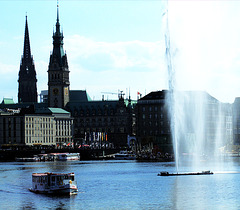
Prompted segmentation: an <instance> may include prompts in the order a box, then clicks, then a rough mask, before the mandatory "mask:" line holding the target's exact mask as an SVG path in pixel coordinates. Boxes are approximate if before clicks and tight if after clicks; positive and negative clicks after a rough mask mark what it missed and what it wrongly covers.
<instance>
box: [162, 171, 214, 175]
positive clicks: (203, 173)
mask: <svg viewBox="0 0 240 210" xmlns="http://www.w3.org/2000/svg"><path fill="white" fill-rule="evenodd" d="M212 174H213V172H211V171H202V172H189V173H171V174H170V173H169V172H167V171H162V172H160V173H159V174H158V176H184V175H212Z"/></svg>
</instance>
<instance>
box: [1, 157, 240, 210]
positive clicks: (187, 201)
mask: <svg viewBox="0 0 240 210" xmlns="http://www.w3.org/2000/svg"><path fill="white" fill-rule="evenodd" d="M239 163H240V160H238V159H235V162H234V164H233V166H232V168H229V167H228V168H227V167H225V169H226V170H223V171H222V172H218V173H215V174H214V175H203V176H180V177H160V176H157V174H158V173H159V172H160V171H174V170H175V167H174V163H157V162H155V163H154V162H153V163H151V162H150V163H144V162H136V161H74V162H36V163H35V162H32V163H27V162H23V163H19V162H8V163H0V198H1V199H0V209H240V173H239V171H240V166H239V165H240V164H239ZM223 168H224V166H223ZM35 172H74V173H75V176H76V179H77V182H78V189H79V193H78V194H77V195H74V196H71V197H57V196H47V195H42V194H34V193H32V192H30V191H28V188H30V187H31V184H32V183H31V175H32V173H35Z"/></svg>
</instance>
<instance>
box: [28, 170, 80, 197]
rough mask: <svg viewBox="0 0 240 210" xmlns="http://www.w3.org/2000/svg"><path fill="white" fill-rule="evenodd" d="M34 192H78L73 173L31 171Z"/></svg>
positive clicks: (63, 193) (66, 193)
mask: <svg viewBox="0 0 240 210" xmlns="http://www.w3.org/2000/svg"><path fill="white" fill-rule="evenodd" d="M29 190H30V191H31V192H34V193H44V194H57V195H72V194H76V193H77V192H78V189H77V182H76V180H75V174H74V173H33V174H32V188H30V189H29Z"/></svg>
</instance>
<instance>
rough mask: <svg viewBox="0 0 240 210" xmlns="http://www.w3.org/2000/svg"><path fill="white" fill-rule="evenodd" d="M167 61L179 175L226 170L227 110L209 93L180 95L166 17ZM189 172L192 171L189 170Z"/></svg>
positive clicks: (169, 95) (182, 93)
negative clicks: (182, 173) (224, 166)
mask: <svg viewBox="0 0 240 210" xmlns="http://www.w3.org/2000/svg"><path fill="white" fill-rule="evenodd" d="M164 18H165V24H166V30H165V31H166V33H165V45H166V60H167V70H168V85H169V91H168V94H167V106H168V111H169V118H170V128H171V135H172V141H173V149H174V157H175V164H176V170H177V172H178V171H179V170H185V169H186V166H187V167H188V168H189V167H190V169H191V170H208V169H209V168H207V167H214V168H215V170H222V168H221V167H223V166H222V164H221V163H222V162H221V161H222V160H223V158H224V156H223V153H221V152H222V151H223V149H224V147H225V146H226V145H227V142H226V141H227V140H228V139H229V138H228V137H227V134H226V126H225V122H226V117H227V116H226V113H227V111H226V109H227V108H226V107H224V105H223V104H222V103H220V102H219V101H218V100H216V99H215V98H213V97H212V96H210V95H209V94H208V93H207V92H205V91H180V90H178V87H177V80H178V78H177V77H176V71H175V66H174V56H175V55H174V53H173V48H172V46H171V37H170V30H169V23H168V12H166V13H165V14H164ZM187 170H188V169H187Z"/></svg>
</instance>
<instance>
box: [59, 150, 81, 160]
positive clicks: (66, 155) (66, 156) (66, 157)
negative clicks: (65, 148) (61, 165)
mask: <svg viewBox="0 0 240 210" xmlns="http://www.w3.org/2000/svg"><path fill="white" fill-rule="evenodd" d="M56 160H60V161H66V160H80V153H68V152H66V153H56Z"/></svg>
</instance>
